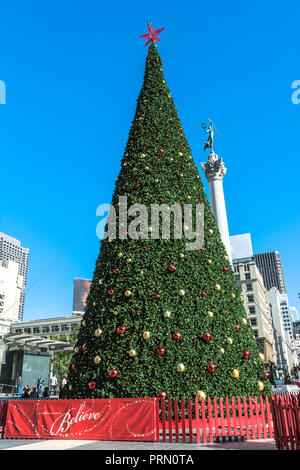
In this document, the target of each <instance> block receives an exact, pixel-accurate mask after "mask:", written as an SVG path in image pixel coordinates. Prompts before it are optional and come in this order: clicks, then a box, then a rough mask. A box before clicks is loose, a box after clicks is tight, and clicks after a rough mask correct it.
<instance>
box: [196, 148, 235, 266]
mask: <svg viewBox="0 0 300 470" xmlns="http://www.w3.org/2000/svg"><path fill="white" fill-rule="evenodd" d="M201 166H202V169H203V171H204V173H205V176H206V178H207V181H208V184H209V193H210V203H211V208H212V212H213V215H214V217H215V219H216V223H217V227H218V229H219V231H220V234H221V238H222V242H223V243H224V245H225V248H226V250H227V254H228V257H229V261H230V263H232V256H231V247H230V238H229V230H228V222H227V214H226V206H225V198H224V191H223V178H224V175H225V173H226V171H227V168H225V166H224V163H223V160H222V158H218V155H216V154H215V153H214V151H213V150H212V151H211V153H210V154H209V157H208V160H207V162H205V163H201Z"/></svg>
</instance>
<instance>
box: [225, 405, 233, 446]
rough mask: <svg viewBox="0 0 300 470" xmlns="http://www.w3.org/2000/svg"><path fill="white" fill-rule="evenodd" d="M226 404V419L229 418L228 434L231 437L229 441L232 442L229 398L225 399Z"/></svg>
mask: <svg viewBox="0 0 300 470" xmlns="http://www.w3.org/2000/svg"><path fill="white" fill-rule="evenodd" d="M225 404H226V417H227V420H226V421H227V434H228V437H229V440H230V441H231V440H232V432H231V416H230V405H229V400H228V397H225Z"/></svg>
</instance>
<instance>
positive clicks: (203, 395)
mask: <svg viewBox="0 0 300 470" xmlns="http://www.w3.org/2000/svg"><path fill="white" fill-rule="evenodd" d="M196 395H197V398H198V399H199V400H202V399H203V400H205V399H206V393H205V392H203V390H198V391H197V393H196Z"/></svg>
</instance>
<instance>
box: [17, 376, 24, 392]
mask: <svg viewBox="0 0 300 470" xmlns="http://www.w3.org/2000/svg"><path fill="white" fill-rule="evenodd" d="M22 385H23V380H22V377H21V375H20V377H19V378H18V380H17V386H18V395H19V396H21V394H22Z"/></svg>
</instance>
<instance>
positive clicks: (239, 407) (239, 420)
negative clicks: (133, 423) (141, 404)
mask: <svg viewBox="0 0 300 470" xmlns="http://www.w3.org/2000/svg"><path fill="white" fill-rule="evenodd" d="M180 404H181V406H180V409H179V407H178V399H177V398H175V400H172V399H171V398H169V399H162V400H160V401H159V409H160V422H159V425H160V435H161V437H162V441H163V442H183V443H184V442H190V443H192V442H196V443H202V442H203V443H207V442H210V443H213V442H219V441H220V440H230V441H233V440H238V439H241V440H244V438H246V439H266V438H272V437H273V431H274V430H273V421H272V415H271V410H270V402H269V400H268V397H266V398H263V397H260V398H259V399H258V398H257V397H254V398H252V397H249V398H246V397H243V398H242V399H241V398H240V397H237V398H235V397H232V398H229V397H225V399H223V398H220V399H217V398H216V397H214V399H213V400H211V398H209V397H208V398H207V399H206V400H204V399H202V400H201V401H199V400H198V399H197V398H196V399H195V400H193V401H192V400H191V399H190V398H188V399H187V400H185V399H184V398H181V400H180ZM291 426H292V424H291Z"/></svg>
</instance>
